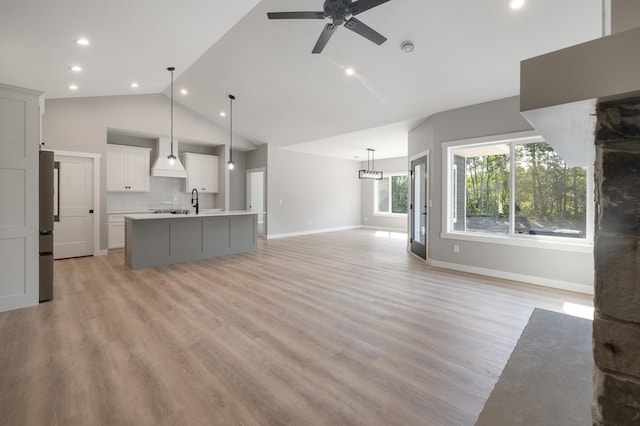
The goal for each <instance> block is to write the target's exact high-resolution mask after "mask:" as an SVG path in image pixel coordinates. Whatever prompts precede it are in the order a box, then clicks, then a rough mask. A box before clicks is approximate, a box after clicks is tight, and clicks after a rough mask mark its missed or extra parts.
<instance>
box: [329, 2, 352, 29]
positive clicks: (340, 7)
mask: <svg viewBox="0 0 640 426" xmlns="http://www.w3.org/2000/svg"><path fill="white" fill-rule="evenodd" d="M349 3H350V1H349V0H326V1H325V2H324V15H325V16H326V17H328V18H331V19H333V24H334V25H342V24H343V23H344V21H345V17H346V15H347V13H348V12H349Z"/></svg>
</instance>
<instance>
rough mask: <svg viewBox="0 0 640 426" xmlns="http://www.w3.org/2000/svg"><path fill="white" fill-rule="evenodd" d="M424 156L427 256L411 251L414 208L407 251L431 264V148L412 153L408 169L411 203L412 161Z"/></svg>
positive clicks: (408, 221) (409, 223) (408, 216)
mask: <svg viewBox="0 0 640 426" xmlns="http://www.w3.org/2000/svg"><path fill="white" fill-rule="evenodd" d="M422 157H425V167H426V170H425V179H426V181H427V184H426V188H425V197H426V198H427V199H426V202H427V220H426V221H425V227H426V234H427V238H426V239H425V244H424V249H425V251H426V256H425V259H423V258H421V257H420V256H418V255H416V254H414V253H413V252H412V251H411V239H412V238H413V227H412V226H411V221H412V220H413V210H410V212H409V214H408V215H407V231H408V232H407V237H408V238H407V251H408V252H409V253H411V254H412V255H414V256H415V257H417V258H418V259H420V260H422V261H424V262H426V263H428V264H431V259H430V257H429V237H430V236H431V233H430V232H429V229H430V226H429V225H430V223H431V207H432V202H431V150H429V149H427V150H425V151H422V152H419V153H417V154H415V155H412V156H411V157H409V161H408V169H409V194H408V196H409V203H410V204H411V200H412V197H413V179H412V178H411V172H412V169H411V163H412V162H413V161H415V160H418V159H420V158H422Z"/></svg>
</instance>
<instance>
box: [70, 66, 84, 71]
mask: <svg viewBox="0 0 640 426" xmlns="http://www.w3.org/2000/svg"><path fill="white" fill-rule="evenodd" d="M69 69H70V70H71V71H73V72H80V71H82V67H81V66H80V65H74V66H72V67H69Z"/></svg>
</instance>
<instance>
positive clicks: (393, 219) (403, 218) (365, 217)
mask: <svg viewBox="0 0 640 426" xmlns="http://www.w3.org/2000/svg"><path fill="white" fill-rule="evenodd" d="M366 167H367V162H366V161H363V162H361V163H360V168H361V169H363V168H366ZM375 169H376V170H380V171H382V172H383V173H394V172H405V173H406V172H407V171H408V170H409V165H408V160H407V157H399V158H387V159H384V160H376V162H375ZM360 184H361V198H360V199H361V203H362V209H361V223H362V226H366V227H375V228H384V229H392V230H397V231H399V232H407V215H400V216H396V215H394V216H391V215H376V214H374V208H375V206H374V192H373V191H374V186H375V185H374V181H373V180H371V179H362V180H361V181H360Z"/></svg>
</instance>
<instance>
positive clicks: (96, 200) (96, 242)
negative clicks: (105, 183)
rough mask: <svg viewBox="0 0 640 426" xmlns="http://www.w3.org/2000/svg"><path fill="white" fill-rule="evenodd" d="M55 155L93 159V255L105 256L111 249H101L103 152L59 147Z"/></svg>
mask: <svg viewBox="0 0 640 426" xmlns="http://www.w3.org/2000/svg"><path fill="white" fill-rule="evenodd" d="M53 153H54V156H56V155H62V156H65V157H76V158H89V159H91V160H93V256H103V255H106V254H107V253H108V252H109V251H108V249H105V250H101V249H100V240H101V235H100V217H101V215H100V212H101V210H102V209H101V206H100V159H101V158H102V155H101V154H97V153H93V152H76V151H62V150H59V149H54V150H53Z"/></svg>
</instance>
